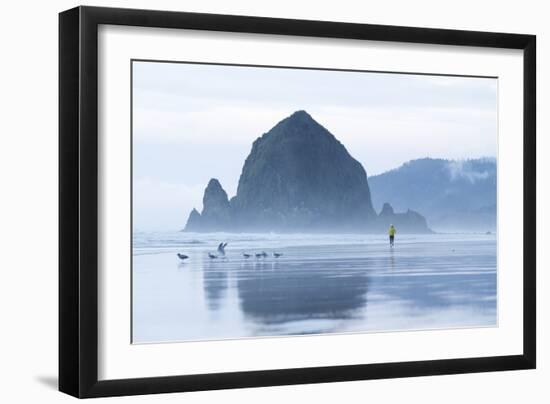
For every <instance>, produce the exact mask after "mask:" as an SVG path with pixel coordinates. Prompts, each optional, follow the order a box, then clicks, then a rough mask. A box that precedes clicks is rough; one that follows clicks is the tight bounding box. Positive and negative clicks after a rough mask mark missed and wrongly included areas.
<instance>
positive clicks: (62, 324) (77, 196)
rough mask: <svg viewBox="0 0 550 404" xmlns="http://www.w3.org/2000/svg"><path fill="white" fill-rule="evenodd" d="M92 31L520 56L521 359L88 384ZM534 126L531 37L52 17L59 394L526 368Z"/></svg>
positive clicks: (94, 254)
mask: <svg viewBox="0 0 550 404" xmlns="http://www.w3.org/2000/svg"><path fill="white" fill-rule="evenodd" d="M100 24H113V25H125V26H140V27H159V28H180V29H195V30H207V31H223V32H242V33H259V34H277V35H291V36H308V37H322V38H344V39H358V40H371V41H372V40H376V41H378V40H379V41H391V42H405V43H426V44H440V45H449V46H453V45H463V46H476V47H485V48H510V49H520V50H523V63H524V64H523V67H524V77H523V83H524V88H523V114H524V115H523V145H524V155H523V169H524V171H523V181H524V182H523V183H524V189H523V203H524V206H523V219H524V229H523V230H524V233H523V251H524V258H523V354H521V355H511V356H495V357H482V358H466V359H445V360H427V361H415V362H400V363H380V364H364V365H350V366H331V367H313V368H294V369H280V370H262V371H247V372H234V373H217V374H194V375H181V376H170V377H150V378H139V379H122V380H105V381H100V380H98V322H97V319H98V133H97V131H98V122H97V120H98V119H97V118H98V105H97V102H98V87H97V84H98V75H97V73H98V66H97V62H98V54H97V52H98V26H99V25H100ZM535 121H536V37H535V36H534V35H519V34H505V33H490V32H473V31H459V30H443V29H426V28H411V27H397V26H383V25H369V24H351V23H340V22H324V21H309V20H289V19H279V18H263V17H245V16H230V15H214V14H198V13H185V12H167V11H151V10H131V9H114V8H97V7H77V8H73V9H71V10H67V11H64V12H62V13H60V15H59V390H60V391H62V392H65V393H67V394H70V395H72V396H75V397H80V398H85V397H104V396H120V395H134V394H150V393H168V392H183V391H196V390H213V389H227V388H244V387H260V386H274V385H291V384H301V383H325V382H337V381H350V380H363V379H381V378H396V377H411V376H427V375H442V374H458V373H470V372H488V371H502V370H515V369H533V368H535V366H536V235H535V233H536V231H535V230H536V223H535V219H536V217H535V215H536V201H535V196H536V160H535V158H536V152H535V150H536V130H535ZM518 270H519V268H518Z"/></svg>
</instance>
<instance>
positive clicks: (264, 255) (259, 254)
mask: <svg viewBox="0 0 550 404" xmlns="http://www.w3.org/2000/svg"><path fill="white" fill-rule="evenodd" d="M265 257H267V254H266V252H265V251H262V252H261V253H256V258H265Z"/></svg>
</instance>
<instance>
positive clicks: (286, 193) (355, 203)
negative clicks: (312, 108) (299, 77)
mask: <svg viewBox="0 0 550 404" xmlns="http://www.w3.org/2000/svg"><path fill="white" fill-rule="evenodd" d="M203 205H204V206H203V211H202V213H201V214H199V213H198V212H197V211H196V210H193V211H192V212H191V214H190V216H189V219H188V222H187V226H186V228H185V230H186V231H238V232H271V231H273V232H369V231H371V232H372V231H379V230H381V229H382V227H383V225H385V222H386V221H387V220H388V218H386V220H383V221H381V220H380V218H379V217H378V215H377V214H376V212H375V211H374V209H373V206H372V202H371V194H370V190H369V185H368V182H367V173H366V172H365V169H364V168H363V166H362V165H361V163H359V162H358V161H357V160H355V159H354V158H353V157H352V156H351V155H350V154H349V153H348V151H347V150H346V148H345V147H344V145H342V143H340V142H339V141H338V140H337V139H336V138H335V137H334V135H332V134H331V133H330V132H329V131H328V130H327V129H325V128H324V127H323V126H321V125H320V124H319V123H317V122H316V121H315V120H314V119H313V118H312V117H311V116H310V115H309V114H308V113H307V112H305V111H297V112H295V113H293V114H292V115H291V116H289V117H288V118H286V119H283V120H282V121H281V122H279V123H278V124H277V125H275V126H274V127H273V128H272V129H271V130H270V131H269V132H267V133H264V134H263V135H262V136H261V137H260V138H258V139H256V140H255V141H254V143H253V145H252V150H251V152H250V154H249V155H248V157H247V158H246V161H245V163H244V167H243V170H242V173H241V176H240V179H239V184H238V188H237V195H236V196H234V197H233V198H231V200H230V201H228V200H227V194H226V193H225V191H224V190H223V189H222V187H221V185H220V183H219V182H218V181H217V180H215V179H212V180H210V183H209V184H208V186H207V188H206V190H205V195H204V199H203ZM394 216H395V215H394ZM397 219H398V218H396V221H397ZM383 222H384V224H383ZM422 230H427V226H425V229H419V231H422Z"/></svg>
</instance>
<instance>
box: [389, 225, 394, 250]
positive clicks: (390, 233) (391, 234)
mask: <svg viewBox="0 0 550 404" xmlns="http://www.w3.org/2000/svg"><path fill="white" fill-rule="evenodd" d="M388 234H389V235H390V247H393V239H394V238H395V227H393V224H390V230H388Z"/></svg>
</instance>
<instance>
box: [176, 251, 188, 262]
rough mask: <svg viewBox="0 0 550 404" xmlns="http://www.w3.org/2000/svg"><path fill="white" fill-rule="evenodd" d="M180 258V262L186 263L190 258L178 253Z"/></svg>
mask: <svg viewBox="0 0 550 404" xmlns="http://www.w3.org/2000/svg"><path fill="white" fill-rule="evenodd" d="M178 258H179V259H180V260H182V261H184V260H186V259H187V258H189V257H188V256H187V255H185V254H180V253H178Z"/></svg>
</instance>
